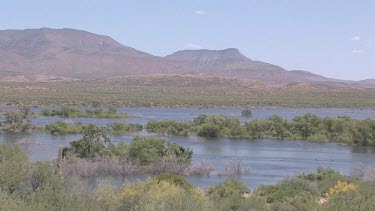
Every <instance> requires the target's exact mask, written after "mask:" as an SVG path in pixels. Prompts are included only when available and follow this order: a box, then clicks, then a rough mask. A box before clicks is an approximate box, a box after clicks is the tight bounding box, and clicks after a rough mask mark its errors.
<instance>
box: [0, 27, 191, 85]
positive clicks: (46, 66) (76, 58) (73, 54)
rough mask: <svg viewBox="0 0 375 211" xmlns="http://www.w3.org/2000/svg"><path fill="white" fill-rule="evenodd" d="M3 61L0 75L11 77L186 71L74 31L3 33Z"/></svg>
mask: <svg viewBox="0 0 375 211" xmlns="http://www.w3.org/2000/svg"><path fill="white" fill-rule="evenodd" d="M0 58H1V59H0V74H2V75H7V76H8V77H9V76H16V75H18V76H19V75H25V77H26V78H27V77H30V78H38V77H37V76H35V75H41V76H43V77H45V76H46V75H50V76H56V77H65V78H79V79H87V78H101V77H110V76H118V75H131V74H133V75H134V74H149V73H168V72H175V71H181V72H184V69H187V68H184V66H183V65H181V64H176V63H174V62H171V61H168V60H166V59H162V58H159V57H156V56H152V55H150V54H147V53H144V52H141V51H138V50H135V49H133V48H130V47H127V46H124V45H122V44H120V43H118V42H116V41H115V40H113V39H112V38H110V37H108V36H102V35H96V34H93V33H89V32H86V31H81V30H74V29H49V28H42V29H26V30H3V31H0ZM30 75H34V76H33V77H31V76H30Z"/></svg>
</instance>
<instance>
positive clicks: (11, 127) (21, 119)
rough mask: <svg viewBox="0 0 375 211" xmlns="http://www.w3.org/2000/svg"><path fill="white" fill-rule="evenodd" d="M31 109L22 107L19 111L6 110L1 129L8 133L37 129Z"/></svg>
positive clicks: (27, 131)
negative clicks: (32, 118) (33, 122)
mask: <svg viewBox="0 0 375 211" xmlns="http://www.w3.org/2000/svg"><path fill="white" fill-rule="evenodd" d="M31 114H32V112H31V110H30V108H28V107H22V108H21V109H20V110H19V111H6V112H5V114H4V119H5V121H4V122H1V123H0V129H1V130H3V131H5V132H8V133H30V132H33V131H34V130H35V126H34V125H33V124H32V123H31V120H30V117H31Z"/></svg>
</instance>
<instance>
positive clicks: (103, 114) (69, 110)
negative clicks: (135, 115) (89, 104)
mask: <svg viewBox="0 0 375 211" xmlns="http://www.w3.org/2000/svg"><path fill="white" fill-rule="evenodd" d="M39 116H59V117H62V118H77V117H86V118H89V117H90V118H91V117H92V118H112V119H113V118H126V117H127V114H125V113H117V109H116V108H114V107H109V108H108V109H107V110H104V109H103V108H96V109H93V110H92V109H88V108H87V109H86V110H85V111H82V110H80V109H78V108H76V107H71V106H63V107H62V108H61V109H59V110H50V109H48V108H45V109H43V110H42V111H41V112H40V113H39Z"/></svg>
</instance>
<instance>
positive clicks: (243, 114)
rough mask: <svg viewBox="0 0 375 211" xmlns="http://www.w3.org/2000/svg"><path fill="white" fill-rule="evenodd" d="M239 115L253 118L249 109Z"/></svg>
mask: <svg viewBox="0 0 375 211" xmlns="http://www.w3.org/2000/svg"><path fill="white" fill-rule="evenodd" d="M241 115H242V116H243V117H253V113H252V112H251V110H250V109H245V110H243V111H242V112H241Z"/></svg>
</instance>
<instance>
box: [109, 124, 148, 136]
mask: <svg viewBox="0 0 375 211" xmlns="http://www.w3.org/2000/svg"><path fill="white" fill-rule="evenodd" d="M108 128H109V133H113V134H127V133H135V132H139V131H142V129H143V126H142V125H140V124H132V123H127V122H115V123H113V124H110V125H109V126H108Z"/></svg>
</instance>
